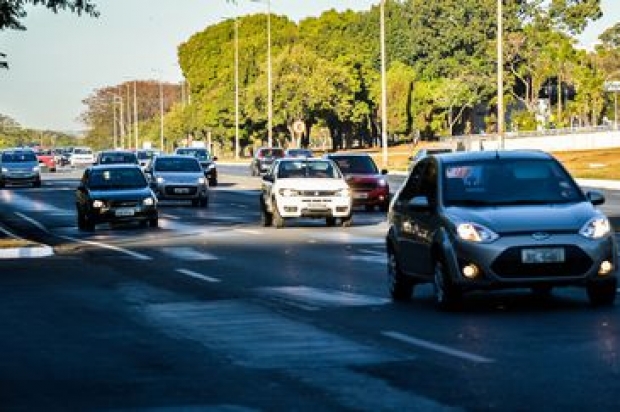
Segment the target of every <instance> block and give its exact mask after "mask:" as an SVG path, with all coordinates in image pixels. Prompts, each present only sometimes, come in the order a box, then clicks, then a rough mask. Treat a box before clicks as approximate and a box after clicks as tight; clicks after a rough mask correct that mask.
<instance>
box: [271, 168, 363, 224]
mask: <svg viewBox="0 0 620 412" xmlns="http://www.w3.org/2000/svg"><path fill="white" fill-rule="evenodd" d="M262 179H263V180H262V189H261V195H260V207H261V216H262V219H263V225H264V226H271V225H272V224H273V225H274V226H275V227H277V228H281V227H284V225H285V221H286V220H287V219H290V218H301V217H304V218H315V219H325V222H326V224H327V226H334V225H335V224H336V221H337V219H340V223H341V224H342V226H350V225H351V223H352V198H351V191H350V189H349V186H348V185H347V183H346V181H345V180H344V176H343V175H342V173H341V172H340V170H339V169H338V167H337V166H336V164H335V163H334V162H332V161H331V160H329V159H316V158H310V159H295V158H282V159H279V160H277V161H276V162H275V163H274V164H273V165H272V167H271V168H270V169H269V170H268V171H267V173H266V174H265V175H264V176H263V178H262Z"/></svg>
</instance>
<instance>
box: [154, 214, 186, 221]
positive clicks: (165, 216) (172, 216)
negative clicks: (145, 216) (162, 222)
mask: <svg viewBox="0 0 620 412" xmlns="http://www.w3.org/2000/svg"><path fill="white" fill-rule="evenodd" d="M159 217H163V218H166V219H171V220H179V219H181V217H180V216H175V215H171V214H168V213H160V214H159Z"/></svg>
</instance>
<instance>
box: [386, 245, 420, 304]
mask: <svg viewBox="0 0 620 412" xmlns="http://www.w3.org/2000/svg"><path fill="white" fill-rule="evenodd" d="M387 283H388V292H389V293H390V297H391V298H392V300H394V301H407V300H410V299H411V296H412V295H413V288H414V283H413V281H412V280H411V279H409V278H407V277H406V276H405V275H404V274H403V273H402V271H401V270H400V267H399V266H398V261H397V259H396V254H395V253H394V251H393V250H392V249H391V248H388V252H387Z"/></svg>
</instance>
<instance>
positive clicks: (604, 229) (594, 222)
mask: <svg viewBox="0 0 620 412" xmlns="http://www.w3.org/2000/svg"><path fill="white" fill-rule="evenodd" d="M610 231H611V225H610V224H609V220H608V219H607V218H606V217H595V218H593V219H590V220H589V221H588V223H586V224H585V225H583V227H582V228H581V230H579V234H580V235H581V236H583V237H586V238H588V239H600V238H602V237H603V236H605V235H607V234H608V233H609V232H610Z"/></svg>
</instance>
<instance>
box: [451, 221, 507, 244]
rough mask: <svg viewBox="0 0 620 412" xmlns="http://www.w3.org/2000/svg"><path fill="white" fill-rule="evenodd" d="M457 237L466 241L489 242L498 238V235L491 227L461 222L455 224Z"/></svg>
mask: <svg viewBox="0 0 620 412" xmlns="http://www.w3.org/2000/svg"><path fill="white" fill-rule="evenodd" d="M456 233H457V234H458V236H459V238H461V239H463V240H467V241H468V242H481V243H490V242H493V241H495V240H497V239H498V238H499V235H498V234H497V233H495V232H493V231H492V230H491V229H489V228H487V227H484V226H482V225H479V224H477V223H471V222H468V223H461V224H459V225H457V226H456Z"/></svg>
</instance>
